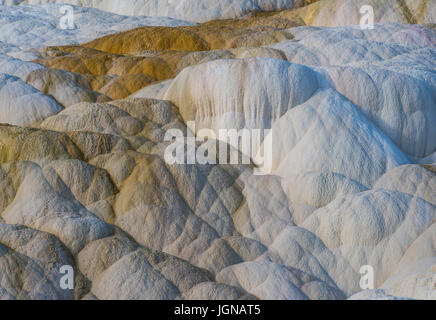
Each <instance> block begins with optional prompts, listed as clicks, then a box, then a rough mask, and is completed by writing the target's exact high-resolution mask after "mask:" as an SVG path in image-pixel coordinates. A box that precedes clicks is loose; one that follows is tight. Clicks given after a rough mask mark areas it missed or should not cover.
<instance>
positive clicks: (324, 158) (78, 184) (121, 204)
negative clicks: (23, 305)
mask: <svg viewBox="0 0 436 320" xmlns="http://www.w3.org/2000/svg"><path fill="white" fill-rule="evenodd" d="M1 3H2V4H3V5H1V6H0V298H1V299H299V300H306V299H346V298H350V299H436V296H435V292H436V287H435V286H436V283H435V279H436V249H435V248H436V68H435V66H436V29H435V27H434V23H435V22H436V12H435V11H434V10H435V8H436V7H435V6H434V4H432V1H425V0H420V1H394V0H390V1H375V0H373V1H365V4H370V5H372V6H373V9H374V12H375V25H374V28H373V29H368V30H362V29H361V28H360V27H359V25H358V24H359V19H360V13H359V8H360V7H361V5H362V4H363V2H362V1H359V0H353V1H341V0H332V1H327V0H320V1H294V2H292V1H278V0H274V1H273V0H271V1H260V0H256V1H254V0H253V1H243V2H242V1H230V0H227V1H221V0H219V1H216V0H215V1H211V2H210V3H209V2H208V1H205V2H200V1H197V0H195V1H190V0H189V1H188V0H185V1H180V3H179V5H178V6H173V5H171V2H169V1H159V2H158V1H146V0H144V1H135V2H134V3H135V6H133V5H132V3H130V2H129V1H123V4H122V5H119V3H120V2H118V1H111V0H107V1H85V0H83V1H18V0H16V1H8V0H6V1H2V2H1ZM64 3H71V4H73V5H74V6H73V10H74V16H75V18H74V20H75V27H74V29H72V30H64V29H61V28H60V27H59V25H58V23H59V19H60V17H62V14H61V13H60V12H59V10H60V9H61V8H62V5H63V4H64ZM201 3H202V4H201ZM241 3H243V4H241ZM176 19H178V20H176ZM215 19H216V20H215ZM189 123H191V124H192V123H195V128H193V127H191V126H188V124H189ZM174 129H178V130H180V131H181V132H182V133H183V134H194V133H199V132H201V130H202V129H212V130H214V131H216V132H218V131H219V130H220V129H229V130H231V129H234V130H243V129H249V130H255V129H262V130H264V129H267V130H269V131H267V132H266V134H265V135H264V136H262V137H261V141H260V144H259V145H256V146H255V147H254V148H253V149H254V151H255V152H256V153H257V154H262V153H263V152H264V151H263V150H267V149H265V148H263V147H265V145H266V143H267V141H269V139H271V141H272V148H271V150H270V155H271V159H272V163H271V168H270V169H271V170H269V171H264V172H263V173H264V174H261V175H259V170H260V171H261V173H262V168H256V164H255V163H254V161H251V162H250V163H247V164H223V163H221V164H214V163H209V164H201V163H198V162H197V163H193V164H170V163H168V161H167V159H166V150H167V148H168V147H169V146H170V145H171V142H170V141H167V139H166V138H165V136H166V134H167V133H168V132H169V131H171V130H174ZM218 139H219V138H218ZM227 142H228V141H219V144H220V145H225V146H226V150H227V144H226V143H227ZM229 144H231V143H229ZM182 146H183V147H184V148H188V147H189V142H187V141H184V145H182ZM234 147H236V148H239V150H237V151H239V152H241V153H242V154H244V152H245V151H244V150H245V149H244V146H239V145H232V146H231V148H234ZM220 151H221V149H220ZM263 155H264V156H265V154H263ZM216 156H217V158H218V157H219V154H217V155H216ZM64 266H71V268H72V270H73V271H74V287H73V288H72V289H67V290H64V289H62V287H61V285H60V283H61V282H62V276H63V274H62V273H61V272H60V270H61V269H62V268H63V267H64ZM362 266H371V267H372V269H373V271H374V288H373V290H364V291H363V289H362V287H361V278H362V274H361V267H362Z"/></svg>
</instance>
